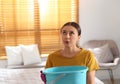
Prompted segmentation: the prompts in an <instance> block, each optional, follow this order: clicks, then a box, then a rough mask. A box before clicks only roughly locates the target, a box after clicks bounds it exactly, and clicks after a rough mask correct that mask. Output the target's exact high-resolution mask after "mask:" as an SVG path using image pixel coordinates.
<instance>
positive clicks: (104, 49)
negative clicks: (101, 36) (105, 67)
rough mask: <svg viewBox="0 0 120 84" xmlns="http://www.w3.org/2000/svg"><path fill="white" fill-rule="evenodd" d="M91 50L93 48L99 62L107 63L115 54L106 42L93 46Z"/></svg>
mask: <svg viewBox="0 0 120 84" xmlns="http://www.w3.org/2000/svg"><path fill="white" fill-rule="evenodd" d="M89 50H91V51H92V52H93V53H94V55H95V57H96V59H97V61H98V62H99V63H107V62H111V61H113V54H112V52H111V50H110V48H109V46H108V44H105V45H103V46H101V47H98V48H92V49H89Z"/></svg>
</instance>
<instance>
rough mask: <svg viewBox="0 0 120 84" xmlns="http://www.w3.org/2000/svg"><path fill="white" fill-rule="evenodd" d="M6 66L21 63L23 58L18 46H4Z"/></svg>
mask: <svg viewBox="0 0 120 84" xmlns="http://www.w3.org/2000/svg"><path fill="white" fill-rule="evenodd" d="M5 50H6V55H7V57H8V66H14V65H22V64H23V58H22V53H21V48H20V46H5Z"/></svg>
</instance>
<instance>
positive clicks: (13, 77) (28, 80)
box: [0, 60, 45, 84]
mask: <svg viewBox="0 0 120 84" xmlns="http://www.w3.org/2000/svg"><path fill="white" fill-rule="evenodd" d="M7 64H8V63H7V60H0V84H44V83H43V82H42V80H41V78H40V71H41V70H43V69H44V65H45V62H42V63H41V64H36V65H35V64H34V65H29V66H14V67H13V66H11V67H8V66H7Z"/></svg>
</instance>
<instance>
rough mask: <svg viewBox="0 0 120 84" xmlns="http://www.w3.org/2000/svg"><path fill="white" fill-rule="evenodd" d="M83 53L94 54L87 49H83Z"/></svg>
mask: <svg viewBox="0 0 120 84" xmlns="http://www.w3.org/2000/svg"><path fill="white" fill-rule="evenodd" d="M81 52H82V53H92V52H91V51H90V50H88V49H86V48H81Z"/></svg>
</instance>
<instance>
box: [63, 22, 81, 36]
mask: <svg viewBox="0 0 120 84" xmlns="http://www.w3.org/2000/svg"><path fill="white" fill-rule="evenodd" d="M65 26H72V27H74V28H75V29H76V30H77V31H78V36H80V35H81V28H80V26H79V24H78V23H76V22H67V23H65V24H64V25H63V26H62V28H61V31H62V29H63V27H65Z"/></svg>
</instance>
